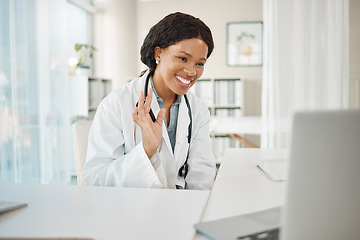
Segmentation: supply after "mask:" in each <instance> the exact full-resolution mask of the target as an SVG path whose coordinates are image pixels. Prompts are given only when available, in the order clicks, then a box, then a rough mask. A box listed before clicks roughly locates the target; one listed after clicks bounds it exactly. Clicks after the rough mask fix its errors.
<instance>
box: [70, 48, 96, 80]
mask: <svg viewBox="0 0 360 240" xmlns="http://www.w3.org/2000/svg"><path fill="white" fill-rule="evenodd" d="M75 51H76V55H77V59H78V62H77V70H76V71H77V73H78V74H83V73H85V74H87V75H89V74H90V72H91V71H90V65H91V62H90V60H91V58H93V53H94V51H96V48H95V47H94V46H92V45H89V44H79V43H76V44H75Z"/></svg>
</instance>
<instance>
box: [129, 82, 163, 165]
mask: <svg viewBox="0 0 360 240" xmlns="http://www.w3.org/2000/svg"><path fill="white" fill-rule="evenodd" d="M152 97H153V91H152V89H151V88H149V93H148V96H147V97H146V99H145V94H144V92H143V91H141V92H140V97H139V103H138V106H135V107H134V111H133V120H134V122H135V123H136V124H137V125H138V126H139V127H140V128H141V132H142V138H143V139H142V140H143V147H144V150H145V152H146V154H147V156H148V157H149V158H151V157H152V156H153V155H154V154H155V153H156V149H157V148H158V146H159V144H160V142H161V137H162V123H163V121H164V117H165V112H166V109H165V108H162V109H160V111H159V113H158V115H157V118H156V121H155V122H153V121H152V119H151V117H150V114H149V112H150V107H151V100H152Z"/></svg>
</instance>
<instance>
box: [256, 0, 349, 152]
mask: <svg viewBox="0 0 360 240" xmlns="http://www.w3.org/2000/svg"><path fill="white" fill-rule="evenodd" d="M348 7H349V2H348V0H316V1H314V0H264V9H263V10H264V64H263V89H262V91H263V92H262V126H263V129H262V134H261V147H262V148H287V147H289V138H290V134H291V133H290V130H291V129H290V128H291V123H292V117H293V114H294V113H295V112H296V111H314V110H329V109H346V108H347V107H348V94H349V93H348V92H349V89H348V86H349V30H348V29H349V9H348Z"/></svg>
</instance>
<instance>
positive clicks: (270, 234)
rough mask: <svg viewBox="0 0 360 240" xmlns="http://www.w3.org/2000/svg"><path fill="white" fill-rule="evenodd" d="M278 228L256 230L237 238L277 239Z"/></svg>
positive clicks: (243, 239) (245, 239) (255, 239)
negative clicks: (256, 231)
mask: <svg viewBox="0 0 360 240" xmlns="http://www.w3.org/2000/svg"><path fill="white" fill-rule="evenodd" d="M279 232H280V230H279V228H274V229H270V230H267V231H263V232H258V233H254V234H250V235H246V236H242V237H238V238H237V239H238V240H278V239H279Z"/></svg>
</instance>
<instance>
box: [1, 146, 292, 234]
mask: <svg viewBox="0 0 360 240" xmlns="http://www.w3.org/2000/svg"><path fill="white" fill-rule="evenodd" d="M285 156H286V154H285V151H284V150H264V149H244V148H241V149H228V150H227V152H226V154H225V157H224V162H223V163H222V164H221V167H220V169H219V172H218V175H217V178H216V181H215V184H214V187H213V190H212V192H211V194H210V192H209V191H194V190H181V191H180V190H170V189H136V188H110V187H78V186H66V185H27V184H1V183H0V199H1V200H12V201H20V202H27V203H28V204H29V206H28V207H26V208H22V209H18V210H15V211H12V212H8V213H3V214H0V237H78V238H86V237H88V238H93V239H97V240H102V239H106V240H108V239H175V240H176V239H181V240H186V239H194V238H195V239H203V238H202V237H201V236H199V235H195V228H194V224H195V223H198V222H200V221H209V220H216V219H220V218H225V217H231V216H235V215H239V214H245V213H250V212H256V211H260V210H263V209H267V208H271V207H276V206H280V205H282V204H283V202H284V200H283V190H284V186H285V185H284V182H274V181H272V180H270V179H269V178H268V176H266V175H265V173H263V172H262V171H261V170H260V169H259V168H257V167H256V165H257V162H258V161H259V160H260V159H264V158H265V159H271V158H274V159H276V158H280V159H281V158H285ZM209 196H210V197H209ZM205 206H206V208H205ZM204 208H205V210H204Z"/></svg>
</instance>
